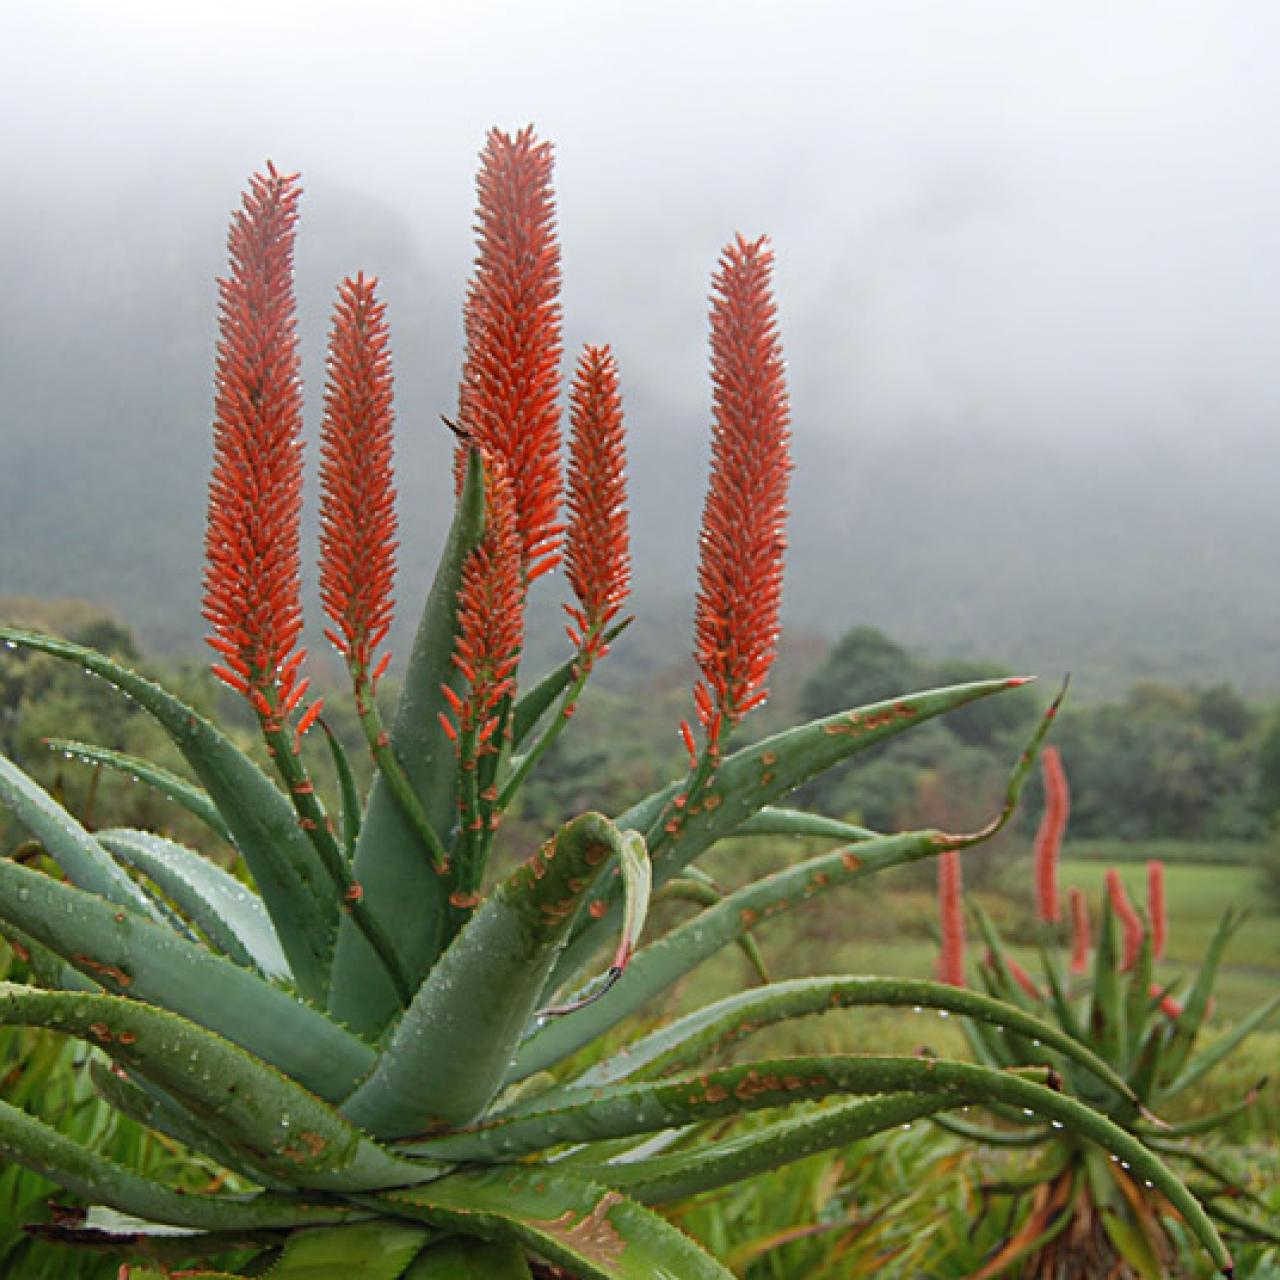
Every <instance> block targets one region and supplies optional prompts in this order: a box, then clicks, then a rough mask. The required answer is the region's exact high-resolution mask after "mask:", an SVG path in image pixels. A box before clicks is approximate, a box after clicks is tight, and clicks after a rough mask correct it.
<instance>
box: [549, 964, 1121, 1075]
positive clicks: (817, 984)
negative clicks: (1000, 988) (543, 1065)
mask: <svg viewBox="0 0 1280 1280" xmlns="http://www.w3.org/2000/svg"><path fill="white" fill-rule="evenodd" d="M874 1005H880V1006H888V1007H895V1008H911V1009H915V1010H917V1011H920V1010H924V1009H934V1010H939V1011H941V1012H943V1013H948V1014H950V1013H956V1014H964V1015H966V1016H968V1017H970V1018H974V1019H976V1020H978V1021H979V1022H985V1023H987V1024H989V1025H991V1026H995V1027H1003V1028H1006V1029H1008V1030H1013V1031H1018V1032H1020V1033H1021V1034H1023V1035H1025V1036H1027V1037H1028V1038H1030V1039H1032V1040H1038V1041H1040V1042H1041V1043H1042V1044H1043V1045H1045V1046H1048V1047H1050V1048H1053V1049H1057V1050H1058V1051H1059V1052H1060V1053H1062V1054H1063V1055H1064V1056H1066V1057H1067V1058H1069V1059H1071V1060H1072V1061H1073V1062H1075V1063H1077V1064H1078V1065H1080V1066H1081V1067H1083V1068H1084V1069H1085V1070H1087V1071H1090V1072H1092V1073H1093V1074H1094V1075H1095V1076H1096V1077H1097V1078H1098V1079H1099V1080H1102V1081H1104V1082H1105V1083H1106V1084H1107V1085H1109V1086H1110V1087H1111V1088H1112V1089H1114V1090H1116V1092H1117V1093H1119V1094H1121V1095H1122V1096H1124V1097H1131V1090H1130V1088H1129V1085H1128V1084H1127V1082H1126V1081H1125V1080H1124V1079H1123V1078H1122V1077H1120V1076H1119V1075H1117V1074H1116V1072H1115V1071H1114V1070H1113V1069H1112V1068H1111V1067H1109V1066H1108V1065H1107V1064H1106V1063H1105V1062H1103V1061H1102V1059H1101V1058H1099V1057H1098V1056H1097V1054H1095V1053H1094V1052H1093V1051H1092V1050H1091V1049H1089V1048H1088V1046H1087V1045H1082V1044H1080V1043H1079V1042H1077V1041H1076V1040H1074V1039H1072V1037H1071V1036H1069V1035H1067V1034H1066V1033H1065V1032H1064V1031H1062V1030H1061V1029H1060V1028H1059V1027H1055V1026H1054V1025H1053V1024H1052V1023H1050V1022H1047V1021H1045V1020H1044V1019H1042V1018H1038V1017H1036V1016H1035V1015H1033V1014H1031V1013H1027V1012H1025V1011H1023V1010H1021V1009H1017V1008H1014V1007H1012V1006H1010V1005H1008V1004H1005V1003H1002V1002H1001V1001H998V1000H992V999H991V998H989V997H988V996H984V995H980V994H979V993H978V992H976V991H969V990H967V989H966V988H963V987H953V986H949V985H948V984H947V983H944V982H932V981H929V980H927V979H923V978H863V977H823V978H793V979H789V980H787V981H783V982H775V983H773V984H771V985H770V986H768V987H765V988H763V989H760V990H755V991H744V992H740V993H738V994H736V995H732V996H727V997H725V998H724V999H723V1000H717V1001H716V1002H715V1003H714V1004H710V1005H706V1006H705V1007H703V1008H701V1009H698V1010H695V1011H694V1012H692V1013H689V1014H686V1015H685V1016H684V1017H682V1018H678V1019H676V1020H675V1021H674V1022H671V1023H668V1024H667V1025H666V1026H664V1027H661V1028H659V1029H658V1030H657V1031H654V1032H652V1033H651V1034H649V1035H647V1036H645V1037H644V1038H643V1039H642V1040H638V1041H636V1042H635V1043H634V1044H630V1045H628V1046H627V1047H626V1049H624V1050H623V1051H621V1052H620V1053H617V1054H614V1055H613V1056H612V1057H609V1058H606V1059H605V1060H604V1061H602V1062H600V1063H598V1064H597V1065H596V1066H594V1067H592V1068H591V1070H589V1071H587V1072H586V1073H585V1074H584V1075H582V1076H580V1077H579V1078H578V1079H576V1080H574V1081H573V1082H571V1083H570V1084H568V1085H566V1086H563V1087H562V1088H561V1089H559V1090H557V1096H564V1095H566V1094H568V1093H571V1092H576V1091H579V1090H587V1089H594V1088H596V1087H597V1086H599V1085H606V1084H615V1083H617V1082H618V1081H621V1080H626V1079H647V1078H653V1077H656V1076H658V1075H661V1074H663V1073H665V1072H668V1071H672V1070H675V1069H678V1068H680V1067H684V1066H688V1065H691V1064H692V1063H694V1062H697V1061H699V1060H701V1059H703V1058H706V1057H709V1056H711V1055H712V1054H716V1053H719V1052H720V1051H721V1050H723V1049H724V1048H726V1047H727V1046H729V1045H731V1044H733V1043H735V1042H736V1041H738V1040H740V1039H741V1038H742V1037H744V1036H747V1035H751V1034H753V1033H754V1032H756V1031H758V1030H761V1029H763V1028H764V1027H767V1026H771V1025H773V1024H774V1023H777V1022H782V1021H786V1020H788V1019H791V1018H802V1017H806V1016H809V1015H812V1014H821V1013H826V1012H828V1011H829V1010H832V1009H851V1008H859V1007H865V1006H874Z"/></svg>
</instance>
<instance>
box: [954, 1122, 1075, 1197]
mask: <svg viewBox="0 0 1280 1280" xmlns="http://www.w3.org/2000/svg"><path fill="white" fill-rule="evenodd" d="M932 1119H933V1123H934V1124H936V1125H937V1126H938V1128H939V1129H942V1130H944V1131H945V1132H946V1133H950V1134H952V1135H954V1136H955V1137H957V1138H963V1139H964V1140H965V1141H966V1142H980V1143H982V1144H983V1145H984V1146H988V1147H1038V1146H1040V1145H1041V1144H1042V1143H1045V1142H1049V1141H1051V1140H1052V1139H1053V1138H1054V1137H1055V1136H1056V1135H1055V1134H1054V1131H1053V1128H1052V1127H1051V1126H1050V1127H1048V1128H1038V1129H992V1128H990V1127H989V1126H987V1125H982V1124H970V1123H969V1122H968V1121H967V1120H956V1119H953V1118H952V1117H951V1116H943V1115H938V1116H933V1117H932ZM1043 1180H1044V1179H1043V1176H1042V1175H1041V1174H1040V1173H1038V1172H1037V1173H1036V1174H1035V1176H1034V1181H1033V1184H1032V1185H1034V1184H1035V1183H1039V1182H1042V1181H1043Z"/></svg>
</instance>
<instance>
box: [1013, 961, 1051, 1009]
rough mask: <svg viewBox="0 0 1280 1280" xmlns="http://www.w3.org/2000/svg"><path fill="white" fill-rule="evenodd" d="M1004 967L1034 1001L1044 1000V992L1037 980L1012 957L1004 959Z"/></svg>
mask: <svg viewBox="0 0 1280 1280" xmlns="http://www.w3.org/2000/svg"><path fill="white" fill-rule="evenodd" d="M1004 967H1005V968H1006V969H1008V971H1009V976H1010V977H1011V978H1012V979H1013V980H1014V982H1016V983H1017V984H1018V986H1020V987H1021V988H1022V989H1023V991H1025V992H1026V993H1027V995H1029V996H1030V997H1031V998H1032V999H1033V1000H1043V999H1044V992H1043V991H1041V990H1040V988H1039V986H1038V985H1037V984H1036V981H1035V979H1034V978H1033V977H1032V976H1031V975H1030V974H1029V973H1028V972H1027V971H1026V970H1025V969H1024V968H1023V967H1022V966H1021V965H1020V964H1019V963H1018V962H1017V961H1016V960H1015V959H1014V958H1013V957H1012V956H1005V957H1004Z"/></svg>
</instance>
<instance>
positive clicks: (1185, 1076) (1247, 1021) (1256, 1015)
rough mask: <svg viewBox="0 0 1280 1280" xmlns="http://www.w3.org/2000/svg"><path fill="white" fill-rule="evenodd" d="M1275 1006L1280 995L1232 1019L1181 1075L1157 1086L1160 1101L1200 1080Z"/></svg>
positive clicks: (1172, 1096)
mask: <svg viewBox="0 0 1280 1280" xmlns="http://www.w3.org/2000/svg"><path fill="white" fill-rule="evenodd" d="M1277 1009H1280V995H1275V996H1272V997H1271V999H1270V1000H1268V1001H1267V1003H1266V1004H1264V1005H1260V1006H1259V1007H1258V1008H1257V1009H1255V1010H1254V1011H1253V1012H1252V1013H1251V1014H1249V1015H1248V1017H1245V1018H1242V1019H1241V1020H1240V1021H1239V1022H1238V1023H1236V1025H1235V1026H1234V1027H1232V1028H1231V1030H1230V1031H1227V1032H1224V1033H1223V1034H1222V1035H1220V1036H1219V1037H1218V1038H1217V1039H1216V1040H1214V1041H1213V1043H1212V1044H1210V1045H1208V1046H1206V1047H1205V1048H1204V1049H1202V1050H1201V1051H1200V1052H1199V1053H1198V1054H1196V1056H1195V1057H1194V1058H1192V1059H1191V1061H1190V1063H1188V1064H1187V1067H1186V1069H1185V1070H1184V1071H1183V1072H1182V1074H1181V1075H1179V1076H1177V1077H1175V1078H1174V1079H1173V1081H1171V1082H1170V1083H1169V1084H1168V1085H1166V1086H1165V1087H1164V1088H1163V1089H1161V1090H1160V1099H1161V1101H1162V1102H1167V1101H1168V1100H1169V1099H1170V1098H1174V1097H1176V1096H1177V1095H1178V1094H1180V1093H1182V1092H1183V1091H1184V1090H1185V1089H1187V1088H1189V1087H1190V1086H1191V1085H1193V1084H1197V1083H1199V1081H1201V1080H1203V1079H1204V1077H1205V1076H1206V1075H1207V1074H1208V1073H1209V1072H1210V1071H1212V1070H1213V1068H1214V1067H1216V1066H1217V1065H1218V1063H1220V1062H1223V1061H1225V1060H1226V1058H1228V1057H1229V1056H1230V1055H1231V1054H1233V1053H1234V1052H1235V1051H1236V1050H1237V1049H1238V1048H1239V1047H1240V1046H1241V1044H1243V1043H1244V1041H1245V1040H1246V1039H1247V1038H1248V1037H1249V1036H1251V1035H1252V1034H1253V1033H1254V1032H1255V1031H1256V1030H1257V1029H1258V1028H1259V1027H1260V1026H1262V1024H1263V1023H1264V1022H1266V1021H1267V1019H1268V1018H1270V1017H1271V1015H1272V1014H1273V1013H1275V1012H1276V1010H1277Z"/></svg>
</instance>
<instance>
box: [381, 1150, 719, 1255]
mask: <svg viewBox="0 0 1280 1280" xmlns="http://www.w3.org/2000/svg"><path fill="white" fill-rule="evenodd" d="M362 1200H363V1202H364V1203H366V1204H368V1205H369V1206H371V1207H373V1208H377V1209H380V1210H382V1211H384V1212H386V1211H389V1212H392V1213H397V1214H400V1215H402V1216H404V1217H412V1218H416V1219H418V1220H420V1221H423V1222H426V1223H428V1224H430V1225H431V1226H434V1227H438V1228H440V1229H442V1230H448V1231H456V1232H459V1233H461V1234H466V1235H471V1234H475V1235H483V1236H488V1237H491V1238H497V1239H505V1240H516V1241H519V1242H520V1243H522V1244H524V1245H526V1246H528V1247H529V1248H531V1249H532V1250H534V1251H535V1252H536V1253H537V1254H538V1255H539V1256H541V1257H543V1258H546V1259H548V1260H549V1261H551V1262H554V1263H557V1264H559V1265H560V1266H562V1267H565V1268H568V1269H569V1270H571V1271H572V1273H573V1274H574V1275H575V1276H580V1277H582V1280H659V1278H660V1277H668V1276H669V1277H672V1280H674V1278H675V1277H679V1280H731V1273H730V1272H728V1271H726V1270H725V1269H724V1267H722V1266H721V1265H720V1264H719V1263H718V1262H716V1261H715V1259H713V1258H712V1257H710V1256H709V1255H708V1254H706V1253H704V1252H703V1251H702V1249H700V1248H699V1247H698V1246H697V1245H696V1244H694V1242H693V1241H692V1240H690V1239H689V1237H688V1236H686V1235H684V1234H683V1233H682V1232H681V1231H679V1230H677V1228H675V1227H673V1226H672V1225H671V1224H670V1223H668V1222H666V1221H664V1220H663V1219H662V1218H660V1217H658V1215H657V1214H655V1213H651V1212H650V1211H649V1210H647V1209H645V1208H643V1207H642V1206H641V1205H638V1204H636V1203H635V1202H634V1201H632V1200H629V1199H627V1198H626V1197H624V1196H621V1195H619V1194H618V1193H617V1192H616V1191H612V1190H610V1189H609V1188H608V1187H604V1186H600V1185H599V1184H597V1183H594V1182H591V1181H589V1180H588V1179H586V1178H583V1177H581V1176H580V1175H578V1174H577V1173H569V1172H568V1171H567V1170H562V1169H555V1168H550V1167H546V1166H543V1167H539V1168H524V1167H519V1166H513V1167H510V1168H494V1169H484V1170H467V1171H465V1172H462V1173H456V1174H452V1175H451V1176H450V1177H447V1178H441V1179H440V1180H439V1181H438V1182H433V1183H430V1184H428V1185H426V1186H421V1187H411V1188H409V1189H408V1190H405V1191H388V1192H383V1193H382V1194H381V1195H379V1196H368V1197H362Z"/></svg>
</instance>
